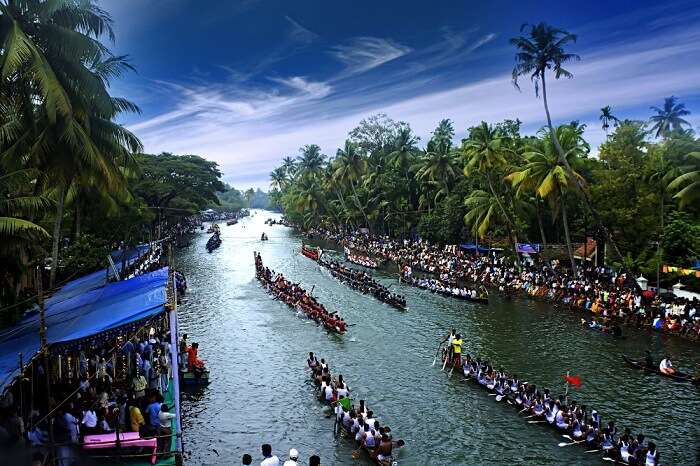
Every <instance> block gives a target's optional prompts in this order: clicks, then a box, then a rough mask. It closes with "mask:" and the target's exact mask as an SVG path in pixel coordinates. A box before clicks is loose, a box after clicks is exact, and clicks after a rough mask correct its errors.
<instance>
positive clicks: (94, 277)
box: [47, 244, 150, 304]
mask: <svg viewBox="0 0 700 466" xmlns="http://www.w3.org/2000/svg"><path fill="white" fill-rule="evenodd" d="M149 247H150V246H149V245H147V244H142V245H139V246H136V247H135V248H131V249H127V250H125V251H119V250H117V251H112V253H111V254H110V255H111V256H112V260H113V261H114V266H115V267H116V269H117V270H118V271H119V272H121V271H122V262H124V264H126V266H127V267H128V266H129V265H131V264H132V263H133V262H134V261H136V260H137V259H138V258H139V256H141V255H142V254H145V253H146V252H147V251H148V249H149ZM112 278H114V272H113V271H112V269H111V268H107V269H102V270H98V271H97V272H93V273H91V274H88V275H84V276H82V277H80V278H76V279H75V280H72V281H70V282H68V283H66V284H65V285H63V287H61V289H60V290H58V291H57V292H56V293H55V294H54V295H53V296H51V298H49V299H48V300H47V304H48V303H50V302H56V301H61V300H64V299H67V298H70V297H72V296H76V295H79V294H81V293H85V292H86V291H90V290H94V289H95V288H99V287H101V286H104V285H105V283H107V282H108V281H109V280H110V279H112Z"/></svg>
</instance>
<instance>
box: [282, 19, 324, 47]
mask: <svg viewBox="0 0 700 466" xmlns="http://www.w3.org/2000/svg"><path fill="white" fill-rule="evenodd" d="M284 19H286V20H287V22H289V24H290V25H291V26H292V28H291V29H290V31H289V38H290V39H292V40H294V41H296V42H301V43H303V44H310V43H311V42H313V41H315V40H316V39H318V34H316V33H315V32H313V31H311V30H310V29H307V28H305V27H304V26H302V25H301V24H299V23H298V22H297V21H295V20H294V19H293V18H291V17H289V16H285V17H284Z"/></svg>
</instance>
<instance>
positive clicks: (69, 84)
mask: <svg viewBox="0 0 700 466" xmlns="http://www.w3.org/2000/svg"><path fill="white" fill-rule="evenodd" d="M0 13H2V14H1V15H0V41H2V43H3V44H4V45H3V48H2V51H1V52H0V70H2V78H3V80H4V82H3V92H4V93H8V94H14V95H21V96H23V102H22V104H23V106H24V108H28V109H31V111H28V110H25V111H24V112H23V114H24V118H23V120H22V121H23V123H24V124H23V126H22V128H21V129H20V130H18V131H16V132H15V133H14V134H13V137H12V138H11V139H10V140H5V141H3V144H2V147H1V150H2V154H0V155H1V156H2V157H3V158H4V159H9V160H11V161H13V162H14V163H18V161H20V160H21V161H23V162H24V163H29V164H31V165H33V166H36V167H39V168H40V169H41V170H42V172H44V173H45V174H46V175H47V177H46V182H47V184H45V186H46V187H47V188H48V193H47V195H48V196H50V197H52V198H53V199H54V200H55V202H56V217H55V220H54V228H53V247H52V259H53V267H52V269H51V275H50V286H53V283H54V281H55V278H56V271H57V268H58V267H57V264H58V244H59V241H60V234H61V226H62V220H63V209H64V203H65V197H66V193H67V191H68V189H69V187H70V186H71V185H72V184H73V178H74V177H75V175H76V174H77V173H81V174H82V173H85V172H88V173H90V176H92V177H100V178H102V180H103V181H104V184H105V185H106V186H108V187H109V188H110V189H118V187H119V186H120V185H123V184H124V182H125V181H124V177H123V176H122V174H121V172H120V170H119V166H120V165H123V164H124V163H125V162H126V161H127V160H126V159H128V158H129V155H130V154H131V153H133V152H137V151H140V150H141V143H140V141H138V139H137V138H136V137H135V136H134V135H133V134H131V133H130V132H129V131H127V130H126V129H124V128H123V127H121V126H120V125H117V124H115V123H114V122H113V119H114V118H115V116H116V115H118V114H119V113H122V112H125V111H138V108H137V107H136V106H135V105H133V104H132V103H131V102H129V101H127V100H124V99H119V98H114V97H112V96H111V95H110V94H109V92H108V82H109V80H110V79H112V78H114V77H116V76H119V75H121V74H122V73H123V72H124V71H126V70H128V69H131V67H130V66H129V64H128V63H127V62H126V61H125V59H124V57H115V56H112V55H111V54H110V53H109V51H108V50H107V48H106V47H105V46H104V45H103V44H102V42H101V39H102V38H103V37H104V36H105V35H106V36H108V37H109V38H113V34H112V29H111V18H110V17H109V15H108V14H107V13H105V12H104V11H103V10H101V9H100V8H99V7H97V6H96V5H95V4H94V2H92V1H90V0H87V1H82V2H76V1H68V0H63V1H62V0H55V1H50V2H38V1H31V2H28V1H22V2H14V1H13V2H5V3H1V4H0ZM9 76H14V77H16V79H13V80H10V79H7V77H9Z"/></svg>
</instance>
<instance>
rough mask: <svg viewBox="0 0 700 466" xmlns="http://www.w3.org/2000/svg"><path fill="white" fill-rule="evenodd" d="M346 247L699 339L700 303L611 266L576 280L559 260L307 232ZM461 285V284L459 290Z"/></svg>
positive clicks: (451, 282)
mask: <svg viewBox="0 0 700 466" xmlns="http://www.w3.org/2000/svg"><path fill="white" fill-rule="evenodd" d="M309 234H311V235H313V236H320V237H323V238H325V239H328V240H331V241H335V242H337V243H339V244H341V245H342V246H343V247H347V248H350V249H353V250H358V251H363V252H364V253H366V254H368V255H372V256H376V257H380V258H382V259H387V260H391V261H393V262H395V263H397V264H398V265H399V266H408V267H410V268H411V270H418V271H421V272H424V273H428V274H434V275H436V276H437V277H436V278H435V279H433V280H439V281H440V282H441V286H443V287H445V288H448V287H455V286H458V284H473V285H475V286H487V287H490V288H493V289H497V290H498V291H500V292H502V293H504V294H506V295H512V294H516V293H517V294H520V295H523V296H527V297H530V298H534V299H542V300H546V301H549V302H552V303H554V304H555V305H556V306H566V307H569V308H572V309H577V310H582V311H588V312H591V313H593V314H596V315H599V316H601V317H606V318H610V319H617V320H619V321H621V322H622V323H625V324H628V325H633V326H636V327H647V328H652V329H655V330H658V331H663V332H666V333H669V334H674V335H679V336H682V337H685V338H689V339H693V340H700V312H698V310H700V302H698V300H697V299H692V300H690V299H686V298H682V297H677V296H672V295H663V296H660V295H658V294H655V293H653V292H651V291H642V290H640V289H638V288H637V287H635V286H634V285H633V284H632V286H630V285H631V283H630V282H631V281H632V277H629V276H628V275H627V274H625V273H623V272H616V271H614V270H612V269H611V268H608V267H596V266H593V265H591V264H586V265H584V266H582V267H580V270H579V274H578V276H576V277H573V276H571V274H570V272H569V271H568V270H567V269H565V268H563V267H562V266H561V265H560V264H559V263H558V261H556V260H550V261H545V260H540V259H536V258H535V259H533V260H531V261H528V262H527V263H524V264H522V265H521V267H520V268H519V267H518V266H516V265H515V264H513V263H511V262H510V261H508V260H507V259H506V257H504V256H497V255H496V254H495V253H493V254H484V255H473V254H467V253H465V252H463V251H461V250H459V249H458V248H457V247H456V246H439V245H435V244H431V243H429V242H427V241H423V240H408V239H404V240H397V239H392V238H389V237H387V236H374V235H369V234H365V233H360V232H352V231H331V230H329V229H323V228H315V229H312V230H310V231H309ZM461 287H462V286H461V285H460V288H461Z"/></svg>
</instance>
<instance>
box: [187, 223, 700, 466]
mask: <svg viewBox="0 0 700 466" xmlns="http://www.w3.org/2000/svg"><path fill="white" fill-rule="evenodd" d="M270 216H274V217H275V218H279V216H277V215H274V214H270V213H267V212H264V213H263V212H260V211H257V212H256V213H255V215H254V216H253V217H251V218H248V219H244V220H242V221H241V224H240V225H238V226H235V227H230V228H223V229H222V237H223V240H224V241H223V244H222V246H221V248H220V249H218V250H217V251H215V252H214V253H212V254H207V253H206V251H205V250H204V243H205V242H206V235H200V236H198V237H196V238H195V240H194V241H193V244H192V246H191V247H190V248H186V249H182V250H180V251H178V254H177V258H176V262H177V264H178V267H179V268H181V269H182V270H183V271H184V272H185V273H186V274H187V276H188V285H189V287H188V296H187V298H186V300H185V302H183V305H182V306H181V307H180V308H179V314H180V318H181V322H180V323H181V327H182V331H184V332H186V333H188V334H189V335H190V339H191V340H192V341H200V342H205V343H206V344H205V343H203V344H202V348H201V354H202V357H203V358H204V359H205V360H206V361H207V363H208V364H209V365H210V367H212V368H216V379H215V380H214V381H213V382H212V384H211V385H210V386H208V387H206V388H204V389H203V390H198V391H193V392H190V393H184V394H183V420H184V425H183V429H184V432H185V439H184V440H185V448H186V450H187V451H188V452H190V453H189V455H188V458H187V462H188V463H190V462H191V463H193V464H219V463H220V462H221V461H222V458H233V460H231V461H237V460H239V459H240V457H241V456H242V455H243V454H244V453H250V454H251V455H252V456H253V458H254V460H255V461H259V460H260V459H261V458H260V455H259V453H258V452H259V449H260V445H261V444H262V443H270V444H272V445H273V449H274V453H275V454H277V455H279V456H283V455H285V454H286V452H287V451H288V450H289V449H290V448H296V449H297V450H299V452H300V455H301V457H302V458H303V459H305V458H308V456H309V455H310V454H318V455H320V456H321V459H322V464H334V465H341V466H344V465H348V466H349V465H356V464H357V462H356V460H353V459H352V451H353V449H354V447H353V445H352V443H351V442H345V441H339V442H336V440H335V438H334V436H333V432H332V424H333V423H332V422H329V420H328V419H326V418H325V417H324V416H323V415H322V406H320V405H319V403H318V401H317V399H316V398H315V396H314V395H313V388H312V386H311V384H310V382H309V381H308V373H305V372H304V370H303V366H304V364H303V361H305V360H306V358H307V357H308V352H309V351H314V352H317V353H318V354H322V355H323V356H324V357H326V358H327V359H328V360H329V361H332V362H333V366H334V370H335V371H337V372H340V373H342V374H343V375H344V376H345V378H346V379H347V380H349V381H352V382H353V386H352V387H351V388H352V389H353V390H354V396H356V397H358V398H362V399H367V400H368V401H371V405H372V408H373V409H375V411H376V412H379V413H381V415H382V421H384V422H386V423H387V424H389V425H391V426H392V430H393V431H394V432H397V433H400V436H401V438H403V439H404V440H406V442H407V445H406V447H404V448H403V449H402V450H401V451H400V455H399V464H400V465H408V466H412V465H426V464H435V465H442V464H476V465H480V464H484V465H486V464H524V463H529V464H538V465H552V466H554V465H561V464H584V465H585V464H590V465H599V464H601V463H600V459H599V458H598V457H597V456H595V455H594V456H593V457H590V458H589V457H588V456H590V455H588V456H586V455H581V454H580V451H576V450H575V449H573V450H572V449H571V448H559V447H558V446H557V444H558V443H559V442H561V441H562V439H561V437H559V436H558V435H556V434H555V433H554V432H551V431H549V430H547V429H540V428H537V426H534V427H533V426H530V425H526V421H523V424H522V425H521V424H519V423H518V422H517V418H516V419H514V418H513V413H512V412H511V410H510V409H508V408H507V407H505V406H503V405H502V404H500V403H493V402H492V397H488V396H487V395H486V394H485V393H483V392H482V391H481V390H479V389H476V387H473V386H471V385H470V384H466V383H464V382H462V381H461V380H460V379H458V378H456V377H454V376H453V377H452V378H451V379H448V378H447V377H446V375H445V373H444V372H440V371H439V368H435V367H432V366H431V365H432V362H433V358H434V356H435V351H436V349H437V348H438V344H439V342H440V341H441V340H442V339H443V338H444V336H445V334H446V332H447V330H448V329H449V328H452V327H455V328H457V329H458V330H459V331H460V332H461V333H462V335H463V336H464V339H465V344H464V352H465V353H471V354H479V355H480V356H482V357H484V358H488V359H489V360H492V361H497V362H498V363H499V364H502V365H503V367H507V368H509V369H511V370H513V371H515V372H517V373H518V375H519V377H520V378H521V379H522V380H529V381H531V382H532V383H536V384H537V385H538V386H547V387H550V388H552V389H553V390H554V389H558V390H563V389H564V385H563V380H562V377H561V375H562V374H564V373H566V371H567V370H569V371H571V373H572V374H575V375H578V376H580V377H581V379H582V382H583V383H582V386H581V387H580V388H579V389H576V390H571V391H570V393H571V396H572V397H574V398H575V399H577V400H579V402H582V403H585V404H587V405H589V406H595V407H596V408H598V410H599V411H600V412H601V415H602V416H603V417H604V418H605V419H615V421H616V423H617V424H618V425H620V426H630V427H643V428H644V433H645V434H646V435H647V439H651V440H653V441H655V442H656V443H657V445H659V447H660V448H661V458H662V463H664V464H680V465H693V464H696V462H695V457H696V455H698V454H700V450H698V448H697V447H696V446H695V443H694V440H693V439H694V435H695V433H694V432H695V431H694V426H693V424H692V421H690V419H693V416H694V413H695V412H697V411H698V410H700V399H698V396H697V395H696V393H695V392H692V391H689V388H690V386H689V384H680V383H675V382H673V381H670V380H665V379H661V378H660V377H658V376H656V375H653V374H649V375H645V374H644V373H643V371H638V370H635V369H631V368H628V367H627V366H626V365H625V363H624V361H623V360H622V357H621V354H630V355H634V356H640V355H642V354H643V353H644V350H645V349H648V348H651V349H652V351H653V352H654V353H655V354H663V353H665V352H668V353H670V354H671V355H672V356H673V358H674V360H675V361H676V362H677V363H678V364H679V365H680V366H682V368H689V367H695V365H696V364H699V363H700V355H698V353H697V349H696V347H695V346H694V345H692V344H690V343H689V342H686V341H684V340H682V339H677V338H668V337H667V336H665V335H662V334H658V333H654V334H651V335H647V334H644V335H641V334H638V333H632V332H631V333H630V335H628V337H627V338H626V339H625V340H620V341H617V340H613V339H611V338H609V337H607V336H605V335H600V334H597V333H593V332H591V331H590V330H587V329H585V328H582V327H581V326H580V325H579V323H578V321H579V317H578V316H577V315H575V314H570V313H562V312H558V311H556V310H554V309H553V308H552V307H551V306H549V305H546V304H545V303H540V302H537V301H533V300H526V299H520V298H517V297H516V298H514V299H512V300H510V301H508V300H504V299H502V298H501V297H500V296H499V295H497V294H494V295H493V296H492V297H491V299H490V300H489V304H488V306H484V305H481V304H472V303H468V302H465V301H459V300H454V299H451V298H447V297H442V296H438V295H435V294H432V293H426V292H425V291H423V290H419V289H416V288H413V287H409V286H406V285H402V284H400V283H398V280H397V277H396V273H395V271H394V269H392V270H390V271H389V270H383V269H380V270H378V271H376V272H373V273H372V275H373V278H374V279H375V280H377V281H378V282H379V283H381V284H382V285H384V286H387V287H389V288H390V289H391V290H392V291H394V292H398V293H400V294H401V295H403V296H405V297H406V299H407V302H408V306H409V309H408V311H407V312H397V311H396V310H394V309H392V308H390V307H389V306H386V305H385V304H383V303H381V302H379V301H377V300H375V299H374V298H372V297H370V296H365V295H362V294H359V293H356V292H355V291H353V290H351V289H349V288H348V287H347V286H345V285H344V284H342V283H340V282H338V281H337V280H336V279H335V278H333V277H332V276H331V274H330V273H327V272H326V271H325V270H323V269H321V268H320V267H319V266H318V264H316V263H315V262H313V261H311V260H309V259H308V258H306V257H304V256H302V255H301V254H300V253H299V250H300V248H301V244H302V243H303V242H308V240H307V239H305V238H303V237H301V236H300V235H299V234H298V233H296V232H295V231H294V230H291V229H288V228H284V227H280V226H277V225H276V226H272V227H270V226H268V225H265V224H264V219H266V218H267V217H270ZM243 227H245V228H243ZM262 232H266V233H267V235H268V236H269V238H270V239H269V241H266V242H261V241H260V236H261V234H262ZM311 242H312V243H314V244H316V245H319V246H321V247H323V248H324V251H325V254H328V256H329V257H334V258H338V259H340V258H341V257H342V249H341V248H336V247H335V246H334V244H333V243H330V242H326V241H323V240H313V241H311ZM254 250H257V251H260V252H261V254H262V255H263V258H264V259H265V264H266V265H267V266H269V267H270V268H273V269H275V270H276V271H279V272H281V273H283V274H284V275H285V276H286V277H288V278H289V279H290V280H292V281H294V282H298V283H300V285H301V286H302V287H303V288H305V289H307V290H310V289H311V288H312V287H314V285H315V287H314V295H315V296H316V297H317V298H318V300H319V301H320V302H323V303H324V304H325V305H326V306H327V307H328V308H329V310H335V311H338V312H340V313H341V314H342V315H343V317H344V318H345V319H346V320H347V321H348V322H352V323H353V324H356V325H354V326H352V327H350V328H349V329H348V332H347V333H346V334H345V335H342V336H338V335H333V334H328V333H326V332H322V331H319V329H318V327H317V326H316V325H315V324H314V323H312V322H311V321H309V320H308V319H306V318H305V317H304V318H300V317H297V316H296V315H295V314H294V313H290V312H289V310H288V307H287V306H286V305H285V304H283V303H280V302H278V301H271V300H270V298H269V295H267V293H266V292H265V290H264V289H263V288H262V287H261V286H260V285H259V284H258V282H257V280H256V279H255V278H254V277H255V268H254V264H253V260H252V254H253V251H254ZM678 400H683V402H682V403H679V402H678ZM229 407H231V409H229ZM525 445H526V446H527V448H525V447H524V446H525ZM688 445H692V446H691V447H690V448H688Z"/></svg>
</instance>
